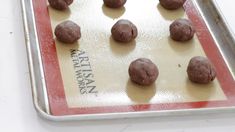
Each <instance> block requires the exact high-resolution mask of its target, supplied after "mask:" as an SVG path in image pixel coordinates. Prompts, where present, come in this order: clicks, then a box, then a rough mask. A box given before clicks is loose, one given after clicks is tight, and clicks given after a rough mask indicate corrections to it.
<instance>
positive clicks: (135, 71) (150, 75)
mask: <svg viewBox="0 0 235 132" xmlns="http://www.w3.org/2000/svg"><path fill="white" fill-rule="evenodd" d="M128 72H129V76H130V79H131V81H133V82H135V83H137V84H139V85H143V86H146V85H151V84H153V83H154V82H155V81H156V79H157V77H158V74H159V71H158V68H157V66H156V65H155V64H154V63H153V62H152V61H151V60H149V59H146V58H140V59H137V60H135V61H133V62H132V63H131V64H130V66H129V71H128Z"/></svg>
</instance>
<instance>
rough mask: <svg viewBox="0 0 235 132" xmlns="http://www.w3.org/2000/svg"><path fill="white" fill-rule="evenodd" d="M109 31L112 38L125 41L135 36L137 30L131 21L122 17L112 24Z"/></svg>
mask: <svg viewBox="0 0 235 132" xmlns="http://www.w3.org/2000/svg"><path fill="white" fill-rule="evenodd" d="M111 33H112V37H113V39H114V40H116V41H118V42H123V43H127V42H130V41H132V40H134V39H135V38H136V37H137V35H138V30H137V27H136V26H135V25H134V24H133V23H132V22H130V21H129V20H124V19H122V20H119V21H117V22H116V23H115V24H114V26H113V27H112V29H111Z"/></svg>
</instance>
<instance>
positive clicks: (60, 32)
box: [55, 21, 81, 43]
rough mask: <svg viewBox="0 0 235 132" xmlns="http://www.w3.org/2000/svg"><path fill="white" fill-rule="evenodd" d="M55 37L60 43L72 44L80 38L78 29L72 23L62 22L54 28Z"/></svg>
mask: <svg viewBox="0 0 235 132" xmlns="http://www.w3.org/2000/svg"><path fill="white" fill-rule="evenodd" d="M55 36H56V37H57V39H58V40H59V41H61V42H64V43H74V42H76V41H77V40H78V39H80V38H81V31H80V27H79V26H78V25H77V24H76V23H74V22H72V21H65V22H62V23H60V24H59V25H57V26H56V28H55Z"/></svg>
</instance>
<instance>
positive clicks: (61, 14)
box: [48, 6, 71, 21]
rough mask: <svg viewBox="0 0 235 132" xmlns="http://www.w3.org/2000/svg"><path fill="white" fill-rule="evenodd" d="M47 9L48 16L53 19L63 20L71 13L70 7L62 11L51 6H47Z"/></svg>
mask: <svg viewBox="0 0 235 132" xmlns="http://www.w3.org/2000/svg"><path fill="white" fill-rule="evenodd" d="M48 10H50V12H49V13H50V17H51V19H52V20H54V21H64V20H66V19H68V18H69V17H70V15H71V10H70V8H68V9H66V10H64V11H59V10H55V9H53V8H52V7H50V6H48Z"/></svg>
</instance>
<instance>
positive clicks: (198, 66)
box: [49, 0, 216, 85]
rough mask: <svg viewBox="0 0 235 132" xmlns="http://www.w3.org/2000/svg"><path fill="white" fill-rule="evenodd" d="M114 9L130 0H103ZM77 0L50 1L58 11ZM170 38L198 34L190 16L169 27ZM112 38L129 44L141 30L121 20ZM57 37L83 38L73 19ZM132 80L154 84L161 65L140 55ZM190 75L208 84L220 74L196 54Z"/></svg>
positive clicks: (168, 3)
mask: <svg viewBox="0 0 235 132" xmlns="http://www.w3.org/2000/svg"><path fill="white" fill-rule="evenodd" d="M103 1H104V4H105V5H106V6H107V7H110V8H120V7H122V6H123V5H124V4H125V3H126V0H103ZM72 2H73V0H49V4H50V5H51V7H53V8H55V9H57V10H65V9H67V8H68V6H69V5H70V4H71V3H72ZM184 2H185V0H160V4H161V5H162V6H163V7H164V8H166V9H169V10H174V9H178V8H181V7H182V6H183V4H184ZM169 30H170V37H171V38H172V39H173V40H175V41H181V42H184V41H188V40H190V39H192V38H193V36H194V34H195V30H194V27H193V26H192V23H191V22H190V21H189V20H187V19H177V20H175V21H174V22H173V23H172V24H171V25H170V27H169ZM111 33H112V38H113V39H114V40H115V41H117V42H122V43H127V42H130V41H132V40H134V39H135V38H136V37H137V35H138V29H137V27H136V26H135V24H133V23H132V22H131V21H129V20H125V19H121V20H119V21H117V22H116V23H115V24H114V25H113V27H112V29H111ZM55 35H56V37H57V39H58V40H59V41H61V42H63V43H74V42H76V41H77V40H79V39H80V38H81V31H80V26H79V25H77V24H76V23H74V22H72V21H65V22H62V23H60V24H59V25H57V26H56V28H55ZM128 72H129V76H130V79H131V80H132V81H133V82H135V83H137V84H139V85H151V84H152V83H154V82H155V81H156V79H157V77H158V75H159V70H158V67H157V66H156V65H155V64H154V63H153V62H152V61H151V60H149V59H147V58H139V59H137V60H135V61H133V62H132V63H131V64H130V66H129V70H128ZM187 73H188V77H189V79H190V80H191V81H192V82H195V83H201V84H206V83H209V82H211V81H213V80H214V79H215V77H216V70H215V68H214V66H213V64H212V63H211V62H210V61H209V60H208V59H207V58H205V57H201V56H197V57H193V58H192V59H191V60H190V62H189V64H188V68H187Z"/></svg>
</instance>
